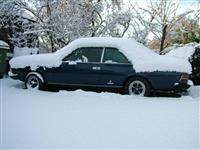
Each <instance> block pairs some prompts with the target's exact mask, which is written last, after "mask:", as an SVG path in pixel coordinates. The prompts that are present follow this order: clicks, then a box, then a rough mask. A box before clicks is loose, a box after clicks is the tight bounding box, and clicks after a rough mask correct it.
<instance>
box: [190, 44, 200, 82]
mask: <svg viewBox="0 0 200 150" xmlns="http://www.w3.org/2000/svg"><path fill="white" fill-rule="evenodd" d="M190 63H191V65H192V74H191V75H190V79H191V80H192V81H193V82H194V84H195V85H200V46H199V47H196V48H195V52H194V54H193V55H192V57H191V59H190Z"/></svg>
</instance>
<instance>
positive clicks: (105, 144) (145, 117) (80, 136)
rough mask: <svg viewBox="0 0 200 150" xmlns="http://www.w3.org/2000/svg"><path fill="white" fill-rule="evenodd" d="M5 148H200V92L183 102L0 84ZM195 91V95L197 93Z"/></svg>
mask: <svg viewBox="0 0 200 150" xmlns="http://www.w3.org/2000/svg"><path fill="white" fill-rule="evenodd" d="M0 84H1V138H2V139H1V143H0V144H1V147H2V148H4V149H7V148H24V149H28V148H107V149H111V148H122V149H125V148H168V149H177V148H187V149H199V133H200V132H199V117H200V116H199V95H198V92H199V89H200V87H193V89H191V90H190V93H191V95H192V96H193V98H192V97H191V96H183V97H181V98H137V97H133V96H124V95H119V94H113V93H101V94H100V93H95V92H84V91H81V90H78V91H71V92H67V91H60V92H57V93H56V92H44V91H30V90H25V89H23V88H22V87H23V84H22V83H21V82H19V81H14V80H11V79H8V78H7V79H1V80H0ZM195 91H196V92H195Z"/></svg>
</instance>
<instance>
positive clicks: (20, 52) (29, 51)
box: [14, 47, 39, 57]
mask: <svg viewBox="0 0 200 150" xmlns="http://www.w3.org/2000/svg"><path fill="white" fill-rule="evenodd" d="M38 53H39V49H38V48H28V47H23V48H19V47H15V49H14V57H19V56H24V55H32V54H38Z"/></svg>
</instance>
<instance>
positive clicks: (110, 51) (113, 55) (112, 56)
mask: <svg viewBox="0 0 200 150" xmlns="http://www.w3.org/2000/svg"><path fill="white" fill-rule="evenodd" d="M103 62H104V63H130V62H129V61H128V59H127V58H126V57H125V56H124V54H122V53H121V52H120V51H119V50H118V49H116V48H106V49H105V53H104V57H103Z"/></svg>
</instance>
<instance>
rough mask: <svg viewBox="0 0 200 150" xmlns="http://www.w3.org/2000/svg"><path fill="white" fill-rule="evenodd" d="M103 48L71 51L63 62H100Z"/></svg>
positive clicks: (84, 48) (85, 48)
mask: <svg viewBox="0 0 200 150" xmlns="http://www.w3.org/2000/svg"><path fill="white" fill-rule="evenodd" d="M102 51H103V48H100V47H83V48H78V49H77V50H75V51H73V52H72V53H71V54H69V55H68V56H67V57H65V58H64V61H75V62H85V63H87V62H100V61H101V54H102Z"/></svg>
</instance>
